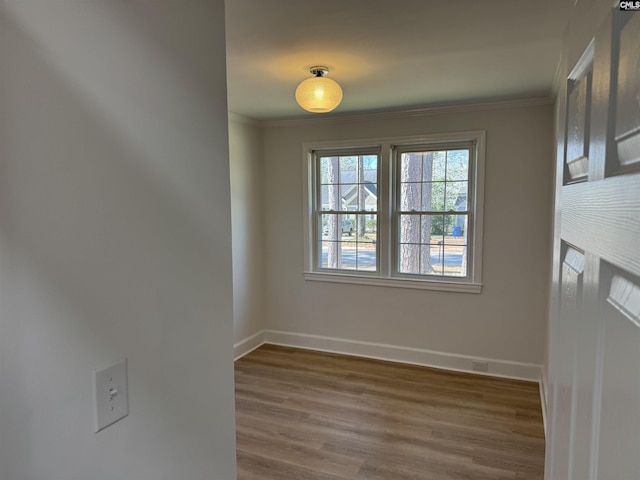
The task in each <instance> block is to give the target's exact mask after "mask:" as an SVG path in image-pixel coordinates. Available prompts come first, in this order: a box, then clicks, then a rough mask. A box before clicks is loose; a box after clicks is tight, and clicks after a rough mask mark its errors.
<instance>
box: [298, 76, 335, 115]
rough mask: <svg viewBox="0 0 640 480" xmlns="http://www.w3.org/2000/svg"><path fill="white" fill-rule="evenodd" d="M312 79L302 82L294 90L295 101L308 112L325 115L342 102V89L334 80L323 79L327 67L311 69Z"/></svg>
mask: <svg viewBox="0 0 640 480" xmlns="http://www.w3.org/2000/svg"><path fill="white" fill-rule="evenodd" d="M309 71H310V72H311V74H312V75H313V77H311V78H307V79H306V80H304V81H303V82H302V83H301V84H300V85H298V88H296V101H297V102H298V104H299V105H300V106H301V107H302V108H304V109H305V110H306V111H308V112H312V113H327V112H330V111H331V110H333V109H335V108H336V107H337V106H338V105H340V102H341V101H342V88H340V85H338V84H337V83H336V82H335V81H334V80H331V79H330V78H327V77H325V75H326V74H327V73H329V69H328V68H327V67H311V68H310V69H309Z"/></svg>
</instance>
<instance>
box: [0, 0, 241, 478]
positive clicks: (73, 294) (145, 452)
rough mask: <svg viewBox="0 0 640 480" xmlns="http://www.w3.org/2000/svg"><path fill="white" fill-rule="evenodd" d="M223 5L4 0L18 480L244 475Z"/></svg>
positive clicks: (0, 48) (3, 344)
mask: <svg viewBox="0 0 640 480" xmlns="http://www.w3.org/2000/svg"><path fill="white" fill-rule="evenodd" d="M223 8H224V4H223V1H222V0H209V1H207V2H203V1H200V0H180V1H176V0H154V1H152V2H122V1H112V0H93V1H77V0H57V1H55V2H48V1H43V0H3V1H2V2H0V9H1V10H0V135H1V138H0V478H2V479H3V480H87V479H91V480H102V479H104V480H117V479H122V480H130V479H136V480H162V479H165V480H176V479H188V480H197V479H202V480H204V479H207V480H212V479H215V480H231V479H234V478H235V451H234V421H233V419H234V408H233V369H232V338H233V331H232V300H231V298H232V281H231V268H232V265H231V235H230V231H231V221H230V194H229V161H228V140H227V138H228V134H227V111H226V89H225V52H224V10H223ZM123 356H126V357H128V360H129V397H130V398H129V399H130V415H129V417H128V418H125V419H124V420H122V421H120V422H119V423H117V424H115V425H113V426H111V427H109V428H107V429H106V430H104V431H102V432H101V433H98V434H94V433H93V424H92V415H93V410H92V408H93V407H92V384H91V381H92V369H94V368H96V367H98V366H101V365H103V364H104V363H106V362H111V361H114V360H117V359H119V358H121V357H123Z"/></svg>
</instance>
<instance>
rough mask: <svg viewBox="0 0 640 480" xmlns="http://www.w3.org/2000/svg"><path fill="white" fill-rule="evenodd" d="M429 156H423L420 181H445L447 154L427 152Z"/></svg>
mask: <svg viewBox="0 0 640 480" xmlns="http://www.w3.org/2000/svg"><path fill="white" fill-rule="evenodd" d="M427 153H431V155H430V156H427V155H425V157H424V164H423V165H424V166H423V174H422V180H424V181H425V182H430V181H433V182H442V181H444V180H445V178H446V177H445V175H446V164H447V153H446V152H427Z"/></svg>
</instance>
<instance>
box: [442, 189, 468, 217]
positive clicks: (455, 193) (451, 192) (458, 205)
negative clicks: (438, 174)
mask: <svg viewBox="0 0 640 480" xmlns="http://www.w3.org/2000/svg"><path fill="white" fill-rule="evenodd" d="M468 188H469V182H447V197H446V208H445V210H456V211H461V210H466V209H467V191H468Z"/></svg>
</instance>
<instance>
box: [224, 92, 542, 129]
mask: <svg viewBox="0 0 640 480" xmlns="http://www.w3.org/2000/svg"><path fill="white" fill-rule="evenodd" d="M554 101H555V99H554V98H553V97H534V98H521V99H515V100H499V101H494V102H478V103H468V104H456V105H441V106H434V107H423V108H415V109H410V110H394V111H391V112H389V111H387V112H377V113H376V112H369V113H355V114H343V115H331V116H314V117H312V118H310V117H304V118H292V119H283V120H261V121H260V120H258V121H257V123H258V124H259V125H261V126H262V127H268V128H277V127H294V126H299V125H317V124H323V125H326V124H332V123H345V122H353V121H366V120H374V119H375V120H395V119H400V118H407V117H421V116H427V115H445V114H451V113H464V112H474V111H483V110H500V109H506V108H524V107H535V106H540V105H551V104H553V103H554ZM230 115H236V114H230ZM237 117H240V115H237ZM242 118H245V117H242Z"/></svg>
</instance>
